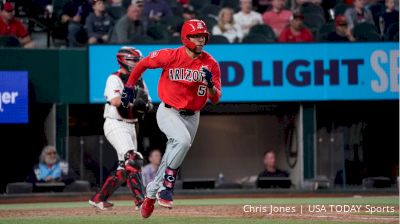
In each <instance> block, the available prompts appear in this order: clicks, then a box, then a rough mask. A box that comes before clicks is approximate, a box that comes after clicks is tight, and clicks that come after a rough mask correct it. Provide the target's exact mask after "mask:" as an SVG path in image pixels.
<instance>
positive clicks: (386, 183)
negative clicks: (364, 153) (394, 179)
mask: <svg viewBox="0 0 400 224" xmlns="http://www.w3.org/2000/svg"><path fill="white" fill-rule="evenodd" d="M391 185H392V184H391V181H390V178H389V177H367V178H364V179H363V180H362V186H363V187H364V188H388V187H391Z"/></svg>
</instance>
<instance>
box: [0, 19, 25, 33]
mask: <svg viewBox="0 0 400 224" xmlns="http://www.w3.org/2000/svg"><path fill="white" fill-rule="evenodd" d="M28 34H29V33H28V30H27V29H26V28H25V26H24V24H22V22H21V21H19V20H17V19H15V18H13V19H12V20H11V21H10V22H9V23H6V22H4V20H3V19H2V18H1V17H0V35H4V36H15V37H17V38H24V37H26V36H28Z"/></svg>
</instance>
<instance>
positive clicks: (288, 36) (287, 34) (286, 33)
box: [278, 26, 314, 42]
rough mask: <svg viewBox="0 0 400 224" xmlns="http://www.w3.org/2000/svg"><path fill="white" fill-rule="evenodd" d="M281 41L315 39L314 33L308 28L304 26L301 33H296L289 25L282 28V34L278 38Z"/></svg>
mask: <svg viewBox="0 0 400 224" xmlns="http://www.w3.org/2000/svg"><path fill="white" fill-rule="evenodd" d="M278 41H279V42H312V41H314V38H313V35H312V33H311V32H310V30H308V29H307V28H305V27H303V28H302V29H301V30H300V33H299V34H294V33H293V32H292V30H291V29H290V26H287V27H286V28H285V29H283V30H282V33H281V35H280V36H279V39H278Z"/></svg>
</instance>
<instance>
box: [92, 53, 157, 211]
mask: <svg viewBox="0 0 400 224" xmlns="http://www.w3.org/2000/svg"><path fill="white" fill-rule="evenodd" d="M142 58H143V56H142V53H141V52H140V51H139V50H138V49H135V48H131V47H122V48H121V49H120V50H119V51H118V53H117V60H118V64H119V66H120V69H119V70H118V71H117V72H115V73H113V74H111V75H110V76H109V77H108V79H107V83H106V88H105V90H104V96H105V98H106V100H107V103H106V104H105V108H104V118H105V122H104V134H105V136H106V138H107V140H108V141H109V142H110V143H111V145H112V146H113V147H114V148H115V150H116V151H117V155H118V161H119V162H118V168H117V169H116V170H115V171H113V172H112V173H111V175H110V176H109V177H108V178H107V179H106V181H105V182H104V185H103V186H102V188H101V189H100V191H99V192H97V193H96V194H95V195H94V196H93V197H92V198H91V199H90V200H89V204H90V205H92V206H94V207H97V208H99V209H102V210H104V209H109V208H111V207H113V204H112V203H110V202H109V201H108V198H109V197H110V196H111V195H112V194H113V192H114V191H115V190H117V188H118V187H119V186H120V185H121V184H122V183H124V182H126V184H127V186H128V188H129V189H130V190H131V192H132V193H133V198H134V202H135V205H136V206H137V207H139V206H140V205H141V204H142V203H143V200H144V186H143V183H142V175H141V167H142V165H143V156H142V155H141V154H140V153H139V152H137V142H136V130H135V123H136V122H137V120H138V118H139V117H141V116H143V114H144V113H145V112H147V111H148V110H150V109H151V107H152V104H151V99H150V97H149V95H148V90H147V88H146V85H145V83H144V81H143V80H142V79H141V80H139V81H138V82H137V83H136V85H135V87H134V90H133V94H134V96H130V97H131V99H130V100H128V98H127V96H126V95H125V94H123V90H124V84H125V83H126V81H127V80H128V77H129V74H130V72H131V71H132V70H133V68H134V67H135V66H136V64H137V63H138V62H139V61H140V60H141V59H142Z"/></svg>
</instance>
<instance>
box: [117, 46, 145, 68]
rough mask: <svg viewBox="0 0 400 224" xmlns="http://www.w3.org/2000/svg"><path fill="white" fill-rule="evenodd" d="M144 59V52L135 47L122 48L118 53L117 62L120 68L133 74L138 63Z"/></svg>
mask: <svg viewBox="0 0 400 224" xmlns="http://www.w3.org/2000/svg"><path fill="white" fill-rule="evenodd" d="M142 58H143V55H142V52H140V51H139V50H138V49H136V48H134V47H127V46H124V47H121V49H119V51H118V53H117V61H118V64H119V66H120V67H121V68H124V69H126V70H127V71H128V72H129V73H131V72H132V70H133V69H134V68H135V65H136V63H138V62H139V61H140V60H141V59H142Z"/></svg>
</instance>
